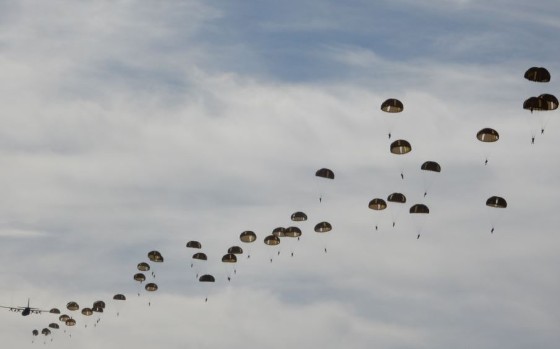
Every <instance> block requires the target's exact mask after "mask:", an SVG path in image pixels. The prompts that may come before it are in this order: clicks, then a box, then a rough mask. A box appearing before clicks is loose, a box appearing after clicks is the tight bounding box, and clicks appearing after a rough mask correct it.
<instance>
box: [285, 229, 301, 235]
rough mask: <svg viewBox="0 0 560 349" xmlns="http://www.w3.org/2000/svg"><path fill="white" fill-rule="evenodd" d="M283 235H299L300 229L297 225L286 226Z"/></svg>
mask: <svg viewBox="0 0 560 349" xmlns="http://www.w3.org/2000/svg"><path fill="white" fill-rule="evenodd" d="M284 236H287V237H289V238H298V237H300V236H301V229H300V228H298V227H288V228H286V230H285V231H284Z"/></svg>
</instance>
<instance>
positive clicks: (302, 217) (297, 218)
mask: <svg viewBox="0 0 560 349" xmlns="http://www.w3.org/2000/svg"><path fill="white" fill-rule="evenodd" d="M291 220H292V221H294V222H303V221H306V220H307V215H306V214H305V213H303V212H301V211H298V212H294V213H293V214H292V216H291Z"/></svg>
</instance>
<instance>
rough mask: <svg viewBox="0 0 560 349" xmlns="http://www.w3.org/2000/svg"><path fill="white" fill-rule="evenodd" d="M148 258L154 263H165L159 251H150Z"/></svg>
mask: <svg viewBox="0 0 560 349" xmlns="http://www.w3.org/2000/svg"><path fill="white" fill-rule="evenodd" d="M148 258H149V259H150V261H152V262H157V263H161V262H163V256H162V255H161V253H159V252H158V251H150V252H148Z"/></svg>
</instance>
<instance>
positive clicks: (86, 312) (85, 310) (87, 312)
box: [82, 308, 93, 316]
mask: <svg viewBox="0 0 560 349" xmlns="http://www.w3.org/2000/svg"><path fill="white" fill-rule="evenodd" d="M82 315H84V316H92V315H93V310H92V309H91V308H83V309H82Z"/></svg>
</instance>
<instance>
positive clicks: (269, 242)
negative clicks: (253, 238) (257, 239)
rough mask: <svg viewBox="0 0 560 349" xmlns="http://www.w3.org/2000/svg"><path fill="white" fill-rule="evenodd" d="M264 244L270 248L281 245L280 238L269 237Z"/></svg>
mask: <svg viewBox="0 0 560 349" xmlns="http://www.w3.org/2000/svg"><path fill="white" fill-rule="evenodd" d="M264 243H265V244H266V245H269V246H276V245H278V244H279V243H280V238H279V237H278V236H274V235H269V236H267V237H265V238H264Z"/></svg>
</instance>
